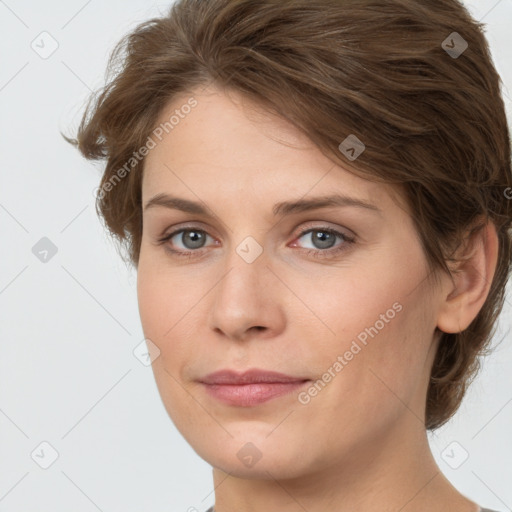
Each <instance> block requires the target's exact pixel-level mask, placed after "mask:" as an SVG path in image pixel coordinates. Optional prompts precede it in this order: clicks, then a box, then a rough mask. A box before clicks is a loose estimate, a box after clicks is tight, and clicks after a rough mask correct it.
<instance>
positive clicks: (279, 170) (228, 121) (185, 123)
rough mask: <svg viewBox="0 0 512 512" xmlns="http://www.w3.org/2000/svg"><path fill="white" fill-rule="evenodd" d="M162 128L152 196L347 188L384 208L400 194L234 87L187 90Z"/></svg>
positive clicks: (149, 170)
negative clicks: (346, 164)
mask: <svg viewBox="0 0 512 512" xmlns="http://www.w3.org/2000/svg"><path fill="white" fill-rule="evenodd" d="M187 105H194V106H193V107H186V108H185V106H187ZM171 120H172V123H171ZM166 123H167V125H166ZM156 126H157V127H164V129H163V130H160V131H161V132H163V133H161V135H160V139H161V140H158V138H157V139H155V141H156V143H157V144H156V146H155V148H154V149H152V150H151V151H150V152H149V154H148V155H147V157H146V160H145V165H144V179H143V187H142V188H143V200H144V201H145V200H147V198H148V197H149V196H152V195H154V194H157V193H159V192H162V191H169V192H170V191H173V193H178V192H179V193H181V194H182V195H185V196H186V197H190V198H191V199H192V198H193V197H192V196H193V195H194V193H198V194H199V193H200V194H201V195H205V194H206V195H209V194H211V193H212V192H215V193H216V194H217V193H221V195H222V198H221V199H232V198H233V197H236V196H237V195H238V196H239V195H240V194H241V193H243V192H244V191H252V192H253V194H252V195H251V196H250V197H252V198H254V199H257V198H258V199H261V198H267V197H269V198H270V197H274V198H275V199H276V202H277V198H279V199H282V198H283V196H284V195H285V196H287V197H291V198H298V197H302V196H306V197H307V196H308V195H319V194H327V193H333V192H342V193H345V194H348V193H350V194H351V195H357V197H359V198H361V199H363V200H367V201H372V202H374V203H379V204H381V205H383V204H385V203H386V202H389V201H390V200H392V197H391V196H395V195H396V193H397V192H398V189H395V187H391V186H390V185H384V184H381V183H376V182H371V181H369V180H366V179H363V178H361V177H359V176H356V175H355V174H353V173H351V172H349V171H348V170H347V169H345V168H343V167H342V165H341V164H339V163H335V162H333V161H332V160H330V159H329V158H327V157H326V156H325V155H324V154H323V153H322V152H321V151H320V150H319V149H318V148H317V147H316V146H315V145H314V144H313V143H312V142H311V140H310V139H309V138H308V137H307V136H306V135H305V134H304V133H302V132H301V131H300V130H298V129H297V128H296V127H295V126H294V125H293V124H292V123H290V122H289V121H287V120H286V119H284V118H282V117H280V116H278V115H276V114H274V113H269V112H267V111H265V110H264V109H262V108H261V106H259V105H258V104H256V103H254V102H253V101H251V100H250V99H249V98H247V97H244V96H243V95H240V94H238V93H237V92H234V91H229V92H228V93H226V92H223V91H220V90H219V89H216V88H214V87H209V88H207V89H205V88H204V87H202V88H200V89H199V88H198V89H196V90H193V91H191V92H190V93H181V94H180V95H178V96H176V97H175V98H173V100H172V101H171V102H169V103H168V104H167V105H166V107H165V108H163V109H162V111H161V113H160V115H159V118H158V120H157V123H156ZM165 127H166V128H167V129H165ZM244 200H245V201H247V197H246V198H245V199H244Z"/></svg>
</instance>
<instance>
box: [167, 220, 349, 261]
mask: <svg viewBox="0 0 512 512" xmlns="http://www.w3.org/2000/svg"><path fill="white" fill-rule="evenodd" d="M187 231H195V232H199V233H203V234H205V235H208V233H207V232H206V231H204V230H203V229H196V228H194V227H186V228H181V229H178V230H176V231H173V232H172V233H169V234H168V235H164V236H163V237H161V238H158V245H162V244H164V243H165V242H167V241H169V240H170V239H171V238H173V237H174V236H176V235H177V234H179V233H183V232H187ZM315 231H318V232H321V233H329V234H331V235H335V236H337V237H340V238H342V239H343V242H344V243H343V244H341V246H338V247H335V248H330V249H324V250H322V249H304V251H305V252H306V255H308V256H313V257H315V258H319V259H321V258H331V257H335V256H337V255H338V254H340V253H342V252H345V251H347V250H349V249H350V246H351V245H353V244H354V243H355V238H353V237H350V236H348V235H345V234H344V233H340V232H339V231H336V230H335V229H332V228H327V227H314V228H307V229H306V230H304V231H302V232H301V233H299V235H298V236H297V239H299V238H302V237H303V236H304V235H307V234H308V233H311V232H315ZM166 250H167V251H169V252H171V253H172V254H173V255H175V256H179V257H183V258H195V257H198V256H200V255H201V252H202V250H201V249H196V250H194V251H181V250H180V251H177V250H175V249H171V248H170V247H166ZM198 253H199V254H198Z"/></svg>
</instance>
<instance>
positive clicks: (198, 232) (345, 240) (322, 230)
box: [158, 226, 355, 258]
mask: <svg viewBox="0 0 512 512" xmlns="http://www.w3.org/2000/svg"><path fill="white" fill-rule="evenodd" d="M307 236H308V237H309V239H310V241H311V242H312V244H313V246H314V248H313V249H308V248H306V249H304V252H305V253H306V254H307V255H313V256H314V257H316V258H326V257H332V256H335V255H337V254H338V253H341V252H342V251H346V250H348V249H349V248H350V246H351V245H352V244H354V243H355V238H354V237H352V236H349V235H346V234H344V233H341V232H339V231H337V230H335V229H332V228H328V227H325V226H319V227H314V228H309V229H306V230H304V231H302V232H301V233H300V234H299V236H298V237H297V238H296V239H295V240H299V239H301V238H303V237H307ZM208 238H210V239H212V240H214V242H215V243H216V244H217V245H218V242H217V241H216V240H215V239H214V238H213V237H211V236H210V235H209V234H208V233H207V232H206V231H204V230H203V229H199V228H195V227H189V228H181V229H179V230H176V231H173V232H172V233H169V234H167V235H164V236H163V237H161V238H159V239H158V243H159V244H162V245H163V244H166V250H167V251H169V252H170V253H172V254H173V255H176V256H182V257H187V258H194V257H199V256H200V255H201V254H202V253H203V251H202V250H201V249H203V248H204V247H205V244H206V242H207V240H208ZM336 239H341V240H342V243H341V244H338V245H337V246H336V245H335V243H336ZM167 242H171V243H167ZM180 244H181V245H182V246H184V247H181V248H180V247H179V245H180ZM296 246H297V244H296V242H295V241H294V242H293V244H292V245H291V247H296Z"/></svg>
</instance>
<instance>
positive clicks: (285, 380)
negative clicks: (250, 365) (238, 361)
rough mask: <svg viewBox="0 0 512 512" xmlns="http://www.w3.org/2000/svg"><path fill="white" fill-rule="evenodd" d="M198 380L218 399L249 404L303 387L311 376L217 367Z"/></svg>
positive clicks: (267, 399) (255, 369)
mask: <svg viewBox="0 0 512 512" xmlns="http://www.w3.org/2000/svg"><path fill="white" fill-rule="evenodd" d="M200 382H201V383H202V384H203V385H204V387H205V389H206V391H207V393H208V394H209V395H210V396H212V397H213V398H216V399H217V400H220V401H221V402H224V403H226V404H229V405H236V406H240V407H252V406H255V405H258V404H261V403H264V402H267V401H269V400H272V399H274V398H277V397H280V396H283V395H287V394H289V393H291V392H293V391H295V390H297V389H299V388H301V387H303V386H304V385H305V384H306V383H308V382H310V379H306V378H303V377H292V376H290V375H285V374H283V373H279V372H272V371H267V370H260V369H258V368H254V369H251V370H248V371H246V372H243V373H239V372H236V371H234V370H220V371H218V372H214V373H211V374H209V375H207V376H206V377H204V378H203V379H201V380H200Z"/></svg>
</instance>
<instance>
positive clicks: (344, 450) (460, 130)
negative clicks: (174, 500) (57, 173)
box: [68, 0, 512, 512]
mask: <svg viewBox="0 0 512 512" xmlns="http://www.w3.org/2000/svg"><path fill="white" fill-rule="evenodd" d="M109 70H110V71H111V72H112V75H111V79H110V80H109V81H108V84H107V86H106V87H105V89H104V90H103V91H101V93H100V94H99V95H98V96H97V97H96V98H94V101H91V102H90V103H89V105H88V108H87V109H86V112H85V113H84V117H83V120H82V123H81V125H80V127H79V131H78V135H77V137H76V139H75V140H72V141H71V142H73V143H75V144H76V145H77V146H78V148H79V150H80V151H81V153H82V154H83V155H84V156H85V157H87V158H91V159H92V158H105V159H106V169H105V173H104V175H103V178H102V181H101V185H100V188H99V190H98V196H97V199H98V202H97V207H98V212H99V213H100V215H101V216H102V217H103V218H104V220H105V222H106V225H107V226H108V228H109V230H110V232H111V233H112V235H113V236H114V237H115V238H116V239H117V240H118V241H119V242H120V243H121V244H122V245H123V246H124V248H125V249H126V250H127V255H128V258H129V261H130V262H131V263H132V264H133V265H134V266H135V267H136V268H137V275H138V288H137V291H138V301H139V310H140V316H141V322H142V326H143V330H144V333H145V336H146V339H147V344H148V348H149V352H150V354H151V359H152V365H153V371H154V375H155V379H156V382H157V385H158V389H159V392H160V395H161V397H162V400H163V403H164V405H165V407H166V410H167V412H168V414H169V416H170V418H171V419H172V421H173V422H174V423H175V425H176V427H177V428H178V429H179V431H180V432H181V433H182V435H183V436H184V437H185V439H186V440H187V441H188V442H189V443H190V445H191V446H192V447H193V448H194V450H195V451H196V452H197V453H198V454H199V455H200V456H201V457H202V458H203V459H204V460H205V461H207V462H208V463H210V464H211V465H212V466H213V477H214V484H215V507H214V508H213V507H212V508H210V509H209V511H210V512H212V511H213V510H214V511H215V512H230V511H234V510H237V511H240V510H247V511H254V512H259V511H267V510H280V511H286V512H295V511H299V510H300V511H302V510H307V511H309V512H315V511H320V510H322V511H342V512H344V511H365V512H374V511H398V510H400V511H404V512H410V511H415V512H416V511H417V512H420V511H439V512H440V511H447V510H449V511H450V512H477V511H480V510H488V509H482V508H480V506H479V505H478V504H476V503H474V502H472V501H471V500H469V499H468V498H467V497H466V496H464V495H462V494H461V493H459V492H458V491H457V490H456V489H455V488H454V487H453V486H452V485H451V483H450V482H449V481H448V480H447V479H446V477H444V475H443V474H442V473H441V471H440V469H439V467H438V466H437V464H436V462H435V460H434V458H433V456H432V453H431V450H430V448H429V444H428V439H427V431H429V430H430V431H434V430H435V429H436V428H438V427H440V426H441V425H443V424H444V423H446V421H448V419H449V418H451V417H452V416H453V414H454V413H455V412H456V411H457V409H458V407H459V405H460V403H461V401H462V398H463V396H464V394H465V390H466V388H467V385H468V383H469V382H470V380H471V378H472V377H473V376H474V375H475V373H476V371H477V369H478V356H479V355H481V354H483V353H484V351H485V349H486V348H487V347H488V345H489V343H490V341H491V339H492V334H493V328H494V327H495V324H496V322H497V319H498V316H499V313H500V311H501V309H502V306H503V301H504V293H505V285H506V282H507V278H508V276H509V272H510V268H511V254H512V253H511V238H512V237H511V231H510V230H511V224H512V213H511V204H512V202H511V201H510V200H509V196H510V195H512V194H511V192H512V188H511V187H512V172H511V163H510V142H509V128H508V125H507V121H506V116H505V110H504V105H503V101H502V98H501V95H500V88H499V86H500V78H499V76H498V74H497V72H496V70H495V68H494V66H493V63H492V60H491V57H490V54H489V49H488V45H487V42H486V40H485V37H484V35H483V31H482V26H481V25H479V24H478V23H477V22H476V21H474V20H473V19H472V18H471V17H470V15H469V14H468V12H467V11H466V10H465V8H464V7H463V6H462V5H461V4H460V3H459V2H458V1H456V0H430V1H428V2H420V1H413V0H407V1H406V0H386V1H382V0H367V1H360V0H359V1H355V0H352V1H351V0H292V1H280V2H275V1H271V0H259V1H255V0H206V1H205V0H181V1H178V2H177V3H176V4H174V5H173V6H172V8H171V10H170V12H169V14H168V15H167V16H164V17H162V18H155V19H152V20H149V21H147V22H145V23H142V24H141V25H140V26H139V27H137V28H136V29H135V30H134V31H133V32H132V33H131V34H129V35H128V36H127V37H126V38H125V39H123V41H121V42H120V43H119V45H118V46H117V47H116V50H115V52H114V53H113V55H112V60H111V61H110V63H109ZM68 140H69V139H68Z"/></svg>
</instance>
